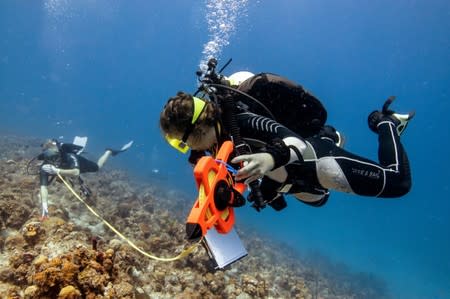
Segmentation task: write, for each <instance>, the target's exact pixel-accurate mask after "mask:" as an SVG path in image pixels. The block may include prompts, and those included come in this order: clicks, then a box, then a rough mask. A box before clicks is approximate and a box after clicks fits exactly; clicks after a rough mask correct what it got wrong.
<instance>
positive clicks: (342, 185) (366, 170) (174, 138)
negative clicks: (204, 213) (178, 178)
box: [160, 72, 414, 211]
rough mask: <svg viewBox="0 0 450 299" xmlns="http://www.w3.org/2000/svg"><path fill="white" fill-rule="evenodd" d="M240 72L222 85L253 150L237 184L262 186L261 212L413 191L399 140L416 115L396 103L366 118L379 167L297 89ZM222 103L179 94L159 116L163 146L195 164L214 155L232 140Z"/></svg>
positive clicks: (238, 161) (240, 160)
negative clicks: (335, 195)
mask: <svg viewBox="0 0 450 299" xmlns="http://www.w3.org/2000/svg"><path fill="white" fill-rule="evenodd" d="M240 73H241V74H240V75H239V76H233V75H232V76H230V77H229V78H226V77H223V78H219V79H220V80H218V81H220V84H223V85H227V86H228V87H227V89H230V88H229V87H232V88H234V89H236V90H237V91H233V92H228V93H227V94H226V95H225V96H224V97H231V98H232V99H233V101H234V102H235V103H236V106H235V113H236V118H237V126H238V127H239V129H240V135H241V136H242V138H243V139H244V140H245V142H246V144H247V145H248V147H249V148H250V149H251V153H249V154H243V155H237V156H236V157H234V158H233V159H231V163H232V164H233V165H241V166H242V167H241V168H240V169H239V170H238V171H237V173H236V174H235V180H236V181H242V180H245V183H247V184H250V183H252V182H254V181H259V182H260V184H259V186H260V191H261V193H262V196H263V200H264V205H265V204H268V205H269V206H271V207H272V208H274V209H275V210H277V211H279V210H282V209H284V208H285V207H286V201H285V199H284V195H285V194H292V195H293V196H294V197H296V198H297V199H298V200H300V201H302V202H304V203H306V204H309V205H311V206H315V207H320V206H323V205H324V204H325V203H326V202H327V200H328V198H329V190H337V191H341V192H346V193H352V194H357V195H362V196H373V197H382V198H392V197H401V196H403V195H405V194H407V193H408V192H409V190H410V188H411V174H410V167H409V162H408V158H407V154H406V152H405V150H404V148H403V146H402V144H401V142H400V135H401V134H402V133H403V131H404V129H405V128H406V125H407V124H408V122H409V120H411V118H412V117H413V116H414V113H408V114H399V113H395V112H394V111H392V110H390V109H389V106H390V104H391V103H392V101H393V100H394V97H390V98H389V99H388V100H387V101H386V102H385V104H384V105H383V108H382V109H381V110H380V111H373V112H372V113H371V114H370V115H369V117H368V124H369V128H370V129H371V130H372V131H373V132H374V133H376V134H377V135H378V143H379V146H378V159H379V163H377V162H375V161H371V160H369V159H366V158H364V157H361V156H358V155H355V154H353V153H351V152H349V151H347V150H345V149H343V148H342V144H343V140H342V139H343V138H342V135H341V134H339V132H337V131H336V130H335V129H334V128H333V127H331V126H327V125H325V121H326V111H325V109H324V108H323V106H322V105H321V104H320V102H319V101H318V99H317V98H315V97H314V96H312V95H311V94H310V93H308V92H307V91H306V90H305V89H304V88H303V87H301V86H300V85H297V84H295V83H294V82H292V81H289V80H287V79H284V78H282V77H280V76H277V75H274V74H267V73H263V74H259V75H253V74H251V73H248V72H244V73H248V74H242V72H240ZM211 85H212V86H213V87H216V86H219V85H218V84H211ZM208 96H209V94H208ZM218 98H219V101H213V100H211V98H206V97H204V98H200V97H196V96H195V94H194V96H193V95H191V94H188V93H184V92H178V93H177V95H176V96H174V97H171V98H169V100H168V101H167V103H166V105H165V106H164V109H163V111H162V112H161V114H160V127H161V130H162V133H163V134H164V135H165V138H166V140H167V141H168V142H169V143H170V144H171V145H172V146H173V147H175V148H177V149H178V150H180V151H181V152H187V150H188V149H189V148H191V155H190V157H189V161H190V162H191V163H195V162H196V161H197V160H198V159H199V158H200V157H201V156H202V155H205V154H211V155H212V156H214V155H215V153H216V151H217V149H218V146H220V145H221V143H223V142H224V141H225V140H232V139H233V138H232V136H230V130H229V128H227V127H226V126H224V124H223V114H224V110H223V108H222V107H221V106H220V105H219V103H220V96H218ZM263 98H266V99H265V101H263ZM257 101H260V102H264V104H266V105H268V106H269V107H270V109H260V111H258V110H257V107H263V106H264V105H260V104H261V103H259V104H258V105H256V104H255V105H254V107H252V105H253V103H255V102H257ZM295 101H297V104H295V103H296V102H295ZM295 105H296V107H295ZM267 110H269V111H267ZM271 112H272V115H270V114H271ZM252 196H253V194H252V192H250V194H249V196H248V198H247V199H248V201H250V202H252V201H254V198H252ZM257 210H258V211H259V209H258V208H257Z"/></svg>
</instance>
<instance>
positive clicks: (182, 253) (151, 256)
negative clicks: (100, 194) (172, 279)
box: [58, 173, 202, 262]
mask: <svg viewBox="0 0 450 299" xmlns="http://www.w3.org/2000/svg"><path fill="white" fill-rule="evenodd" d="M58 177H59V179H60V180H61V181H62V182H63V183H64V185H66V187H67V189H69V190H70V191H71V192H72V193H73V195H75V197H76V198H77V199H78V200H79V201H81V202H82V203H83V204H84V205H85V206H86V207H87V208H88V209H89V211H91V213H92V214H94V215H95V216H96V217H97V218H99V219H100V220H101V221H103V223H105V224H106V225H107V226H108V227H109V228H110V229H111V230H112V231H113V232H115V233H116V234H117V235H118V236H119V237H121V238H122V239H123V240H125V241H126V242H127V243H128V244H129V245H130V246H131V247H132V248H134V249H135V250H137V251H138V252H139V253H141V254H143V255H145V256H146V257H148V258H151V259H154V260H157V261H162V262H171V261H176V260H179V259H181V258H184V257H185V256H187V255H189V254H190V253H192V252H193V251H194V249H195V248H196V247H197V246H198V245H199V244H200V242H201V241H202V239H200V241H198V242H197V243H195V244H194V245H191V246H189V247H188V248H186V249H184V250H183V251H182V252H181V253H180V254H179V255H177V256H175V257H168V258H163V257H157V256H154V255H152V254H150V253H147V252H145V251H143V250H142V249H140V248H139V247H137V246H136V244H134V243H133V242H132V241H131V240H129V239H128V238H127V237H125V236H124V235H123V234H122V233H121V232H119V231H118V230H117V229H116V228H115V227H114V226H112V225H111V224H110V223H108V221H106V220H105V219H103V217H102V216H100V215H99V214H98V213H97V212H96V211H95V210H94V209H93V208H91V207H90V206H89V205H88V204H87V203H86V201H84V200H83V199H82V198H81V197H80V195H78V193H76V192H75V191H74V190H73V189H72V187H71V186H70V185H69V184H68V183H67V182H66V181H65V180H64V179H63V177H62V176H61V175H60V174H59V173H58Z"/></svg>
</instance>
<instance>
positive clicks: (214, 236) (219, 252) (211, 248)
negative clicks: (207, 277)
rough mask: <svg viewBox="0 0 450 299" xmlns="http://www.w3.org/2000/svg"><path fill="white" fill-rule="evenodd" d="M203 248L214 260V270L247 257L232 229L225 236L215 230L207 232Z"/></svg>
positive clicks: (242, 245)
mask: <svg viewBox="0 0 450 299" xmlns="http://www.w3.org/2000/svg"><path fill="white" fill-rule="evenodd" d="M205 247H206V249H207V251H208V254H209V256H210V257H211V258H212V259H214V261H215V263H216V269H223V268H225V267H226V266H228V265H230V264H232V263H234V262H236V261H238V260H240V259H242V258H244V257H245V256H247V255H248V252H247V250H246V249H245V247H244V244H242V241H241V239H240V238H239V236H238V234H237V232H236V231H235V229H234V228H233V229H232V230H231V231H230V232H228V233H226V234H220V233H218V232H217V231H216V230H215V229H210V230H208V232H207V233H206V235H205Z"/></svg>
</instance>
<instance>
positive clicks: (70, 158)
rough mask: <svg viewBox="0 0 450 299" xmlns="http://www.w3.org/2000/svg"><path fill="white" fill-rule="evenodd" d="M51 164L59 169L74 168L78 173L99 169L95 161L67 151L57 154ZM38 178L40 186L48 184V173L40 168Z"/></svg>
mask: <svg viewBox="0 0 450 299" xmlns="http://www.w3.org/2000/svg"><path fill="white" fill-rule="evenodd" d="M45 164H47V163H45V162H44V163H43V164H42V165H45ZM51 164H54V165H55V166H56V167H58V168H61V169H74V168H76V169H79V170H80V173H86V172H96V171H98V169H99V167H98V165H97V163H95V162H93V161H90V160H88V159H86V158H85V157H83V156H80V155H77V154H74V153H67V152H62V153H61V154H60V156H59V159H58V161H56V163H51ZM39 179H40V183H41V186H47V185H48V184H49V174H48V173H47V172H45V171H43V170H42V168H41V170H40V172H39Z"/></svg>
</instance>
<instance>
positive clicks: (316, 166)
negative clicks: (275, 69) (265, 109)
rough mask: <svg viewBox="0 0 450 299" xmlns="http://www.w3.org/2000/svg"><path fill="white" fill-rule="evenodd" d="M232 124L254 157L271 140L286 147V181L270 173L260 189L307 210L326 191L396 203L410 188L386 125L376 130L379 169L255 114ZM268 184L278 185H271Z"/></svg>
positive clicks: (405, 165)
mask: <svg viewBox="0 0 450 299" xmlns="http://www.w3.org/2000/svg"><path fill="white" fill-rule="evenodd" d="M238 122H239V127H240V131H241V136H242V137H243V138H244V139H245V140H246V141H247V142H248V143H249V144H250V146H251V148H252V151H253V152H254V153H256V152H261V151H265V144H269V143H271V142H272V141H273V140H274V139H277V138H280V139H282V140H283V141H284V143H285V144H286V145H287V146H289V147H290V157H289V162H288V163H287V164H285V165H284V166H282V167H284V168H285V170H286V171H285V172H286V173H287V177H283V175H281V176H280V175H278V174H276V173H274V171H272V173H271V172H269V173H268V174H266V176H265V177H264V178H263V181H262V184H268V185H270V186H271V188H274V187H276V188H277V190H278V191H279V192H283V193H288V194H294V195H295V196H296V197H297V198H298V199H300V200H302V201H304V202H306V203H308V204H311V205H314V206H320V205H323V204H324V203H325V202H326V200H327V199H328V189H334V190H338V191H342V192H347V193H354V194H358V195H365V196H375V197H399V196H402V195H405V194H406V193H407V192H408V191H409V189H410V188H411V175H410V169H409V162H408V158H407V155H406V152H405V151H404V149H403V146H402V144H401V143H400V137H399V136H398V134H397V131H396V130H395V125H394V124H393V123H392V122H383V123H381V124H380V125H379V127H378V131H379V133H378V141H379V148H378V157H379V163H377V162H374V161H371V160H369V159H366V158H363V157H360V156H357V155H355V154H352V153H350V152H348V151H346V150H344V149H342V148H339V147H337V146H336V145H335V144H334V142H332V141H330V140H329V139H326V138H321V137H307V138H302V137H300V136H299V135H298V134H295V133H294V132H293V131H291V130H289V129H288V128H286V127H284V126H283V125H281V124H279V123H277V122H275V121H274V120H272V119H270V118H266V117H263V116H260V115H257V114H253V113H249V112H243V113H240V114H238ZM275 164H277V161H275ZM282 167H280V168H282ZM269 177H271V179H269ZM273 178H275V179H276V180H278V182H280V178H282V179H283V181H282V182H281V183H277V182H275V181H274V180H272V179H273ZM261 188H262V189H267V188H264V186H262V187H261ZM304 198H307V200H304Z"/></svg>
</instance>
